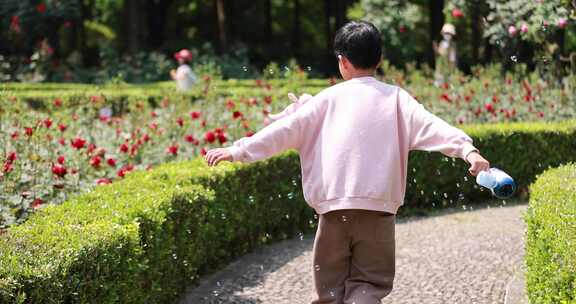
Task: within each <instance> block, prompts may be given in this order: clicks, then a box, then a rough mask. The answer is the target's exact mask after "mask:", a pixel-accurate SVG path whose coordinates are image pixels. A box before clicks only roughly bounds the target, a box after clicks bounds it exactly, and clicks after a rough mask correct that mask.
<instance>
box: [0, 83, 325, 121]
mask: <svg viewBox="0 0 576 304" xmlns="http://www.w3.org/2000/svg"><path fill="white" fill-rule="evenodd" d="M319 81H320V80H307V81H306V84H305V85H304V86H302V84H301V83H297V82H291V81H287V80H286V81H279V80H271V81H270V82H268V81H267V83H269V84H271V85H272V90H271V91H267V90H265V89H263V88H259V87H257V86H256V82H255V81H254V80H251V81H247V80H227V81H215V82H213V83H211V84H210V86H209V95H210V97H209V98H212V96H215V97H222V98H228V97H231V98H235V97H240V96H242V97H256V98H262V97H263V96H265V95H273V96H279V97H282V98H285V96H286V94H288V92H296V93H302V92H308V93H311V94H316V93H317V92H319V91H321V90H322V89H323V88H325V87H326V86H327V85H328V82H327V81H326V80H324V79H322V80H321V81H322V84H320V82H319ZM204 88H205V86H204V85H203V84H201V85H198V86H196V87H195V88H194V89H193V90H192V91H190V92H186V93H181V92H176V91H175V85H174V83H173V82H158V83H152V84H140V85H130V84H124V85H104V86H95V85H88V84H66V83H63V84H60V83H46V84H27V83H9V84H5V85H4V86H3V87H0V112H2V106H1V104H5V105H9V104H10V102H14V101H16V102H22V103H24V104H26V105H27V106H29V107H30V108H32V109H34V110H39V111H57V110H58V109H57V108H56V107H55V106H54V100H55V99H59V100H60V101H61V102H62V105H63V106H80V105H86V104H90V103H91V98H92V97H97V98H98V99H99V100H100V101H101V102H103V103H105V104H109V105H111V106H112V107H113V109H114V110H115V112H116V111H119V112H120V113H124V112H126V111H130V109H131V108H132V107H134V106H135V105H136V103H137V102H141V103H142V104H143V105H144V106H149V107H158V106H159V105H160V103H161V101H162V100H163V99H164V98H168V99H170V100H172V101H184V102H192V103H193V102H194V101H196V100H198V99H200V98H206V95H205V92H204ZM116 113H118V112H116Z"/></svg>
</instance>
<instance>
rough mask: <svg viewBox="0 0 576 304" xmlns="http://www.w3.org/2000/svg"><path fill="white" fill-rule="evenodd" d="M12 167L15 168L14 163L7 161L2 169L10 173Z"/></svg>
mask: <svg viewBox="0 0 576 304" xmlns="http://www.w3.org/2000/svg"><path fill="white" fill-rule="evenodd" d="M12 169H14V166H12V163H8V162H6V163H4V168H2V171H3V172H4V173H8V172H10V171H12Z"/></svg>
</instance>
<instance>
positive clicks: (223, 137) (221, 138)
mask: <svg viewBox="0 0 576 304" xmlns="http://www.w3.org/2000/svg"><path fill="white" fill-rule="evenodd" d="M218 141H219V142H220V144H223V143H225V142H227V141H228V138H226V135H224V133H218Z"/></svg>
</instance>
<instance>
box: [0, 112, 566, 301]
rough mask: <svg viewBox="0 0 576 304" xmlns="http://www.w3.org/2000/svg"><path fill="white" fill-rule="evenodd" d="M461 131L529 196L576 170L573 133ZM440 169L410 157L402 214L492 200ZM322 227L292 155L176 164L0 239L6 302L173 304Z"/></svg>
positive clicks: (559, 126)
mask: <svg viewBox="0 0 576 304" xmlns="http://www.w3.org/2000/svg"><path fill="white" fill-rule="evenodd" d="M465 130H466V131H467V132H468V133H469V134H470V135H471V136H472V137H473V138H474V139H475V140H476V142H477V143H478V147H479V148H480V150H482V151H485V153H486V154H487V155H488V157H489V159H490V160H491V161H492V162H493V163H494V164H510V167H508V166H506V167H504V168H503V169H506V170H507V171H509V172H510V173H511V174H512V175H513V176H514V178H516V180H517V182H518V184H519V186H520V187H521V188H522V187H525V186H526V185H527V183H529V182H530V181H532V180H533V179H534V176H535V175H536V174H538V173H540V172H542V171H543V170H544V169H545V168H546V167H548V166H556V165H558V164H560V163H563V162H565V161H570V160H572V161H575V160H576V156H575V155H574V153H573V151H574V150H575V149H576V146H575V145H576V123H575V122H574V121H570V122H565V123H556V124H511V125H503V124H502V125H496V126H492V125H488V126H474V127H467V128H466V129H465ZM504 143H505V144H504ZM545 143H550V144H551V145H553V146H552V147H553V148H551V147H550V146H547V145H546V144H545ZM526 151H530V153H526ZM519 155H521V156H522V157H519ZM442 158H443V157H442V156H440V155H439V154H437V153H436V154H430V153H425V152H417V153H412V155H411V160H410V168H409V170H410V171H409V172H410V177H409V178H410V181H412V180H413V179H414V183H416V184H419V185H423V184H424V185H425V187H421V188H418V185H414V184H411V185H409V186H408V195H407V200H406V202H405V206H404V207H402V208H401V209H400V210H401V212H403V213H405V212H410V210H413V209H414V208H422V207H430V206H431V205H432V204H437V206H438V205H442V204H450V200H458V199H460V198H461V197H464V198H465V200H466V203H468V202H473V201H475V200H480V199H483V198H484V197H486V194H487V193H486V191H484V192H481V191H479V190H478V189H477V188H476V187H475V186H474V182H473V181H472V180H466V179H464V178H463V177H464V175H465V174H466V167H465V165H464V163H463V162H462V161H459V162H451V161H443V159H442ZM539 162H540V164H541V166H537V165H536V164H538V163H539ZM423 189H425V190H423ZM451 189H452V190H451ZM444 191H447V192H444ZM460 202H462V201H460ZM314 225H315V220H314V213H313V211H312V209H311V208H309V207H308V206H307V205H306V204H305V203H304V201H303V197H302V192H301V187H300V167H299V161H298V155H297V154H296V153H294V152H287V153H284V154H281V155H279V156H276V157H273V158H271V159H269V160H267V161H264V162H257V163H254V164H250V165H243V164H230V163H227V164H225V165H222V166H219V167H216V168H212V169H209V168H208V167H207V166H206V164H205V162H204V161H203V160H202V159H195V160H193V161H184V162H173V163H169V164H165V165H162V166H159V167H157V168H154V169H153V170H151V171H150V172H143V171H140V172H133V173H130V174H128V175H127V177H126V178H125V179H123V180H120V181H118V182H115V183H113V184H111V185H105V186H101V187H97V188H96V189H95V190H94V191H91V192H89V193H84V194H81V195H77V196H73V197H72V198H70V199H69V200H67V201H66V202H64V203H63V204H61V205H52V206H48V207H46V208H43V209H42V210H40V211H39V212H37V213H36V214H33V215H32V216H31V217H30V219H29V220H28V221H27V222H25V223H23V224H21V225H16V226H13V227H11V228H10V229H9V230H8V231H7V233H5V234H4V235H3V236H1V237H0V302H1V303H11V302H19V301H20V300H21V301H23V302H26V303H41V302H44V301H46V299H51V300H52V301H54V302H97V303H108V302H121V303H146V302H148V303H152V302H169V301H172V300H174V299H175V298H176V297H177V296H178V295H179V294H180V293H181V292H182V291H183V290H184V288H185V287H186V286H189V284H191V282H193V281H194V280H195V279H197V278H198V276H200V275H202V274H205V273H207V272H209V271H211V270H213V269H216V268H219V267H220V266H222V265H223V264H224V263H226V262H228V261H230V260H231V259H233V258H234V257H236V256H238V255H240V254H243V253H246V252H248V251H250V250H251V249H253V248H254V247H256V246H258V245H260V244H263V243H267V242H269V241H272V240H277V239H283V238H286V237H292V236H295V235H297V234H299V233H305V232H307V231H310V230H312V229H313V228H314Z"/></svg>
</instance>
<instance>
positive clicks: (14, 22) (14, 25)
mask: <svg viewBox="0 0 576 304" xmlns="http://www.w3.org/2000/svg"><path fill="white" fill-rule="evenodd" d="M10 30H12V31H14V32H16V33H20V31H21V29H20V16H12V18H11V19H10Z"/></svg>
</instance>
